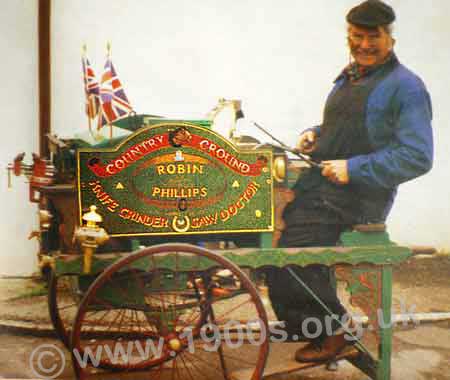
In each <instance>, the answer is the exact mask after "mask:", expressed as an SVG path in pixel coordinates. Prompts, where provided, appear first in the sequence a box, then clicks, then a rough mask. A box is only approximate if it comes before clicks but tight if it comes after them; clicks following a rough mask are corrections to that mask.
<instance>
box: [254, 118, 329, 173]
mask: <svg viewBox="0 0 450 380" xmlns="http://www.w3.org/2000/svg"><path fill="white" fill-rule="evenodd" d="M252 123H253V124H254V126H255V127H256V128H258V129H259V130H260V131H262V132H264V133H265V134H266V135H267V136H269V137H270V138H271V139H272V140H273V141H275V142H277V143H278V144H279V145H280V148H282V149H284V150H285V151H287V152H291V153H293V154H295V155H296V156H298V157H300V158H301V159H302V160H303V161H305V162H306V163H308V164H310V165H311V166H312V167H315V168H323V165H322V164H320V163H318V162H315V161H313V160H311V159H309V158H308V157H306V156H304V155H303V154H301V153H300V152H299V151H298V150H297V149H295V148H291V147H289V146H287V145H286V144H285V143H283V142H282V141H281V140H279V139H277V138H276V137H275V136H274V135H272V134H271V133H270V132H269V131H267V130H266V129H265V128H263V127H262V126H261V125H259V124H258V123H256V122H254V121H253V122H252Z"/></svg>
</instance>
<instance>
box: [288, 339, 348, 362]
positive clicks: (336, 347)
mask: <svg viewBox="0 0 450 380" xmlns="http://www.w3.org/2000/svg"><path fill="white" fill-rule="evenodd" d="M344 335H345V333H342V334H338V335H331V336H329V337H327V338H326V339H325V340H324V341H323V342H322V343H321V344H320V345H318V344H315V343H309V344H308V345H307V346H305V347H302V348H299V349H298V350H297V351H295V360H296V361H298V362H302V363H303V362H323V361H328V360H331V359H333V358H334V357H335V356H336V355H337V354H339V353H340V352H342V350H343V349H344V348H345V347H347V346H350V345H352V344H354V343H355V342H354V341H352V340H347V339H345V337H344Z"/></svg>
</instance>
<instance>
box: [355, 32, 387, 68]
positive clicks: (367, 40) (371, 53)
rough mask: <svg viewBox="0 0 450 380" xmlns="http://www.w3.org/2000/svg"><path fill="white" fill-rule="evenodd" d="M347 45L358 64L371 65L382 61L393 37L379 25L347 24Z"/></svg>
mask: <svg viewBox="0 0 450 380" xmlns="http://www.w3.org/2000/svg"><path fill="white" fill-rule="evenodd" d="M348 45H349V47H350V53H351V54H352V56H353V58H354V59H355V61H356V62H357V63H358V64H360V65H362V66H373V65H378V64H380V63H382V62H384V60H385V59H386V57H387V56H388V54H389V52H390V51H391V50H392V46H393V39H392V37H391V36H390V35H389V34H388V33H387V32H386V30H384V29H383V28H382V27H381V26H378V27H376V28H373V29H372V28H370V29H368V28H362V27H359V26H356V25H352V24H349V27H348Z"/></svg>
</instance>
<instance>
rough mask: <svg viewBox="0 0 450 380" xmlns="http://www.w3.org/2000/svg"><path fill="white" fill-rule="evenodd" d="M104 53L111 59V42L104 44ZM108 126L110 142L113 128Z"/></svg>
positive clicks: (110, 125)
mask: <svg viewBox="0 0 450 380" xmlns="http://www.w3.org/2000/svg"><path fill="white" fill-rule="evenodd" d="M106 51H107V53H108V59H111V41H108V42H107V43H106ZM108 125H109V139H110V140H112V138H113V127H112V124H111V123H108Z"/></svg>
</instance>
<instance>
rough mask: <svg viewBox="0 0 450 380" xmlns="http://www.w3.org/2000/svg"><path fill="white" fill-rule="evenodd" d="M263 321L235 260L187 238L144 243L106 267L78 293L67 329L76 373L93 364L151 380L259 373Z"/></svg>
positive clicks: (265, 339) (257, 301)
mask: <svg viewBox="0 0 450 380" xmlns="http://www.w3.org/2000/svg"><path fill="white" fill-rule="evenodd" d="M267 332H268V322H267V316H266V312H265V310H264V306H263V304H262V302H261V300H260V298H259V295H258V293H257V291H256V289H255V287H254V285H253V284H252V283H251V281H250V280H249V278H248V277H247V276H246V275H245V273H244V272H243V271H242V270H241V269H239V267H237V266H236V265H235V264H233V263H232V262H230V261H229V260H227V259H226V258H224V257H221V256H220V255H218V254H216V253H214V252H211V251H209V250H206V249H203V248H200V247H196V246H192V245H188V244H162V245H157V246H152V247H149V248H145V249H143V250H140V251H137V252H136V253H134V254H132V255H130V256H127V257H125V258H123V259H121V260H119V261H118V262H116V263H114V264H113V265H111V266H110V267H108V268H107V269H106V270H105V271H104V272H103V273H102V274H101V275H100V276H99V277H98V278H97V279H96V280H95V282H94V283H93V284H92V286H91V287H90V288H89V290H88V291H87V293H86V295H85V297H84V298H83V300H82V302H81V304H80V306H79V309H78V313H77V316H76V318H75V322H74V325H73V331H72V359H73V365H74V369H75V372H76V375H77V378H85V377H86V376H88V375H89V372H90V371H89V369H90V368H93V367H102V368H111V369H116V370H117V369H118V370H144V369H145V370H146V371H149V372H150V374H149V375H150V378H152V379H153V378H155V379H161V380H163V379H166V378H167V379H169V378H170V379H191V380H194V379H195V380H196V379H201V378H203V379H205V380H206V379H211V380H216V379H220V378H222V379H230V380H231V379H232V378H233V377H232V376H233V372H234V371H237V370H242V369H247V370H248V371H246V372H247V373H249V374H251V376H250V379H253V380H257V379H260V378H261V376H262V373H263V370H264V366H265V363H266V359H267V355H268V347H269V346H268V344H269V343H268V342H269V340H268V334H267Z"/></svg>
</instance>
